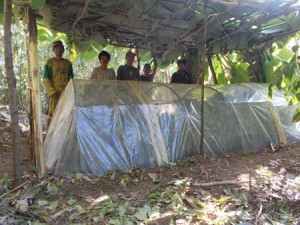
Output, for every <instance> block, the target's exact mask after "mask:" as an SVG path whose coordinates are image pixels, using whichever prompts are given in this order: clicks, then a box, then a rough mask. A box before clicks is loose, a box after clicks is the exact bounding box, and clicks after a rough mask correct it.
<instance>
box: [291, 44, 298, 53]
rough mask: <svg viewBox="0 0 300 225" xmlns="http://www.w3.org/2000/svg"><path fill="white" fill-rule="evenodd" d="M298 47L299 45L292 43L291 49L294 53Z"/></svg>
mask: <svg viewBox="0 0 300 225" xmlns="http://www.w3.org/2000/svg"><path fill="white" fill-rule="evenodd" d="M298 49H299V45H294V46H293V47H292V51H293V52H294V53H295V52H297V51H298Z"/></svg>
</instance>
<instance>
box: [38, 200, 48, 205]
mask: <svg viewBox="0 0 300 225" xmlns="http://www.w3.org/2000/svg"><path fill="white" fill-rule="evenodd" d="M38 205H39V206H45V205H49V202H48V201H47V200H43V199H41V200H38Z"/></svg>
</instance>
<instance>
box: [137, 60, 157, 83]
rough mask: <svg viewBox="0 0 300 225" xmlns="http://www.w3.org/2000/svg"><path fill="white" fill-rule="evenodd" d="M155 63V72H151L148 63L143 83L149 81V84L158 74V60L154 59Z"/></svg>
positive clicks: (142, 76) (145, 67)
mask: <svg viewBox="0 0 300 225" xmlns="http://www.w3.org/2000/svg"><path fill="white" fill-rule="evenodd" d="M153 63H154V67H153V70H152V72H151V66H150V64H149V63H146V64H145V65H144V69H143V71H144V74H142V75H141V81H148V82H152V81H153V79H154V76H155V74H156V69H157V61H156V58H153Z"/></svg>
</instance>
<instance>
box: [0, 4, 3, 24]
mask: <svg viewBox="0 0 300 225" xmlns="http://www.w3.org/2000/svg"><path fill="white" fill-rule="evenodd" d="M0 4H1V3H0ZM0 24H2V25H3V13H0Z"/></svg>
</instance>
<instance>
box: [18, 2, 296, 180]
mask: <svg viewBox="0 0 300 225" xmlns="http://www.w3.org/2000/svg"><path fill="white" fill-rule="evenodd" d="M14 4H15V5H17V6H20V7H21V8H22V9H24V10H23V11H24V12H25V15H26V18H27V23H28V28H29V64H30V80H31V81H32V82H31V83H30V85H31V90H32V92H31V93H32V99H33V112H34V113H33V118H34V121H33V122H34V137H35V139H34V140H35V144H34V146H35V149H36V156H37V157H38V158H40V159H42V158H43V156H42V154H41V155H39V154H40V153H42V152H43V151H42V148H43V143H42V130H41V129H42V127H41V109H40V97H39V78H38V71H37V68H38V67H37V63H38V62H37V57H36V56H37V38H36V35H37V33H36V21H38V23H41V24H43V25H44V26H47V27H48V28H51V29H52V30H55V31H59V32H63V33H66V34H67V35H68V36H69V41H70V43H69V44H70V45H72V46H76V47H77V48H78V49H79V50H85V49H87V48H88V47H89V45H90V44H93V43H98V44H102V45H103V46H105V45H106V44H112V45H117V46H123V47H130V48H132V47H137V48H138V49H139V51H140V52H141V54H142V53H143V52H145V51H151V52H152V53H153V54H154V55H155V56H156V57H158V58H161V59H162V60H163V61H171V60H174V59H176V58H177V57H178V56H183V55H185V56H189V58H190V59H191V60H190V61H191V66H192V70H193V74H194V76H195V78H199V76H200V75H201V74H204V72H203V71H204V68H205V67H203V64H204V63H205V55H206V56H208V55H211V54H215V53H219V52H227V51H231V50H239V51H245V52H249V51H251V49H255V48H258V47H259V46H262V45H268V44H270V43H271V42H273V41H274V40H276V39H280V38H282V37H283V36H286V35H290V34H293V33H295V32H297V31H298V30H299V29H300V15H299V10H300V4H299V1H297V0H97V1H95V0H61V1H57V0H46V1H33V0H31V1H19V0H15V1H14ZM201 71H202V72H201ZM202 80H203V79H202ZM39 163H41V164H43V162H42V161H40V162H39ZM39 163H38V164H39ZM44 172H45V171H44V169H43V167H41V173H42V174H43V173H44Z"/></svg>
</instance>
